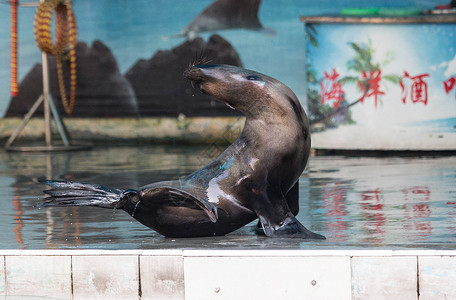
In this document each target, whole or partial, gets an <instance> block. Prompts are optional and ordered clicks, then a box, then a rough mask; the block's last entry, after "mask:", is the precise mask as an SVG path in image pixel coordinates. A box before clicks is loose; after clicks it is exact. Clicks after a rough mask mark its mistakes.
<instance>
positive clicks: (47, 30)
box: [33, 0, 77, 115]
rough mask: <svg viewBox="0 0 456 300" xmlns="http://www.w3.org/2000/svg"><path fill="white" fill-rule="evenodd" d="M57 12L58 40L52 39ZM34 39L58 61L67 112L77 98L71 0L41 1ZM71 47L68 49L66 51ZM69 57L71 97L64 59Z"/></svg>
mask: <svg viewBox="0 0 456 300" xmlns="http://www.w3.org/2000/svg"><path fill="white" fill-rule="evenodd" d="M54 12H55V28H56V29H55V44H54V43H53V42H52V32H51V27H52V26H51V25H52V16H53V14H54ZM33 33H34V35H35V41H36V43H37V45H38V47H39V48H40V49H41V51H43V52H45V53H48V54H51V55H52V56H54V57H55V59H56V62H57V75H58V80H59V88H60V96H61V98H62V105H63V108H64V109H65V112H66V113H67V114H69V115H70V114H71V113H72V112H73V110H74V105H75V101H76V42H77V28H76V19H75V17H74V14H73V10H72V8H71V1H70V0H67V1H65V0H48V1H44V2H42V3H40V5H39V6H38V10H37V11H36V14H35V19H34V22H33ZM67 50H68V53H66V52H67ZM68 59H69V60H70V97H69V100H68V97H67V93H66V89H65V80H64V76H63V65H62V61H64V60H68Z"/></svg>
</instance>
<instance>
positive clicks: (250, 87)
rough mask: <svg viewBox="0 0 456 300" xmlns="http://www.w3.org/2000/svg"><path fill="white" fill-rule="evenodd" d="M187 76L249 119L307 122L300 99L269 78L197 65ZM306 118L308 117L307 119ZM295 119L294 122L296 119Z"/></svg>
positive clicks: (253, 73) (218, 66) (237, 68)
mask: <svg viewBox="0 0 456 300" xmlns="http://www.w3.org/2000/svg"><path fill="white" fill-rule="evenodd" d="M184 76H185V77H186V78H187V79H189V80H191V81H192V82H193V83H194V84H196V85H197V87H198V88H199V89H200V90H201V91H202V92H203V93H205V94H208V95H210V96H212V97H214V98H215V99H217V100H219V101H221V102H223V103H225V104H226V105H227V106H229V107H231V108H235V109H237V110H239V111H240V112H242V113H243V114H244V115H245V116H246V117H247V118H249V117H253V118H261V119H274V118H275V119H277V117H278V116H280V117H281V119H283V118H286V117H287V115H290V116H296V118H298V119H301V120H302V118H306V117H305V114H304V110H303V109H302V107H301V105H300V104H299V100H298V98H297V97H296V95H295V94H294V93H293V92H292V91H291V90H290V89H289V88H288V87H287V86H286V85H284V84H283V83H281V82H280V81H278V80H276V79H274V78H272V77H269V76H267V75H264V74H261V73H258V72H255V71H251V70H247V69H243V68H240V67H235V66H229V65H209V64H208V65H193V66H191V67H189V68H188V69H187V70H186V71H185V72H184ZM303 115H304V116H303ZM292 119H294V118H292Z"/></svg>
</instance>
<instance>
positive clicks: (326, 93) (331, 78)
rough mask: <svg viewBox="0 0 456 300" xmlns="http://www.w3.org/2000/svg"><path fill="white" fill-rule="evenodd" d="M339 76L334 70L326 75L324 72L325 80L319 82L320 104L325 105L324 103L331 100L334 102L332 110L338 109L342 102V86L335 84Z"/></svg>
mask: <svg viewBox="0 0 456 300" xmlns="http://www.w3.org/2000/svg"><path fill="white" fill-rule="evenodd" d="M337 78H339V74H338V73H337V72H336V69H333V70H332V74H328V73H327V72H326V71H325V78H324V79H323V80H322V81H321V82H320V89H321V104H323V105H325V102H326V101H329V100H331V99H333V100H335V102H334V103H333V106H334V108H338V107H339V104H340V102H342V101H343V100H344V98H343V96H342V95H343V94H345V92H344V90H343V89H342V86H341V84H340V83H339V82H337Z"/></svg>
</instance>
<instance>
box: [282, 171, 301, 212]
mask: <svg viewBox="0 0 456 300" xmlns="http://www.w3.org/2000/svg"><path fill="white" fill-rule="evenodd" d="M285 199H286V200H287V204H288V208H289V209H290V210H291V213H292V214H293V215H294V216H296V215H298V212H299V180H298V181H296V183H295V184H294V185H293V187H292V188H291V189H290V190H289V191H288V193H287V194H286V195H285Z"/></svg>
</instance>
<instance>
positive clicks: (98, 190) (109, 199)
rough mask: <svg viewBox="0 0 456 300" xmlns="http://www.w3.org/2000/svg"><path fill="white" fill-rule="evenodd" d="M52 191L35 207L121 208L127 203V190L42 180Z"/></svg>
mask: <svg viewBox="0 0 456 300" xmlns="http://www.w3.org/2000/svg"><path fill="white" fill-rule="evenodd" d="M39 182H40V183H43V184H46V185H48V186H50V187H51V189H47V190H44V191H43V192H44V193H45V194H47V195H48V196H47V197H44V198H43V202H41V203H38V204H37V205H35V207H37V208H41V207H50V206H98V207H103V208H121V207H122V206H123V205H124V203H125V201H126V197H125V192H127V191H125V190H121V189H115V188H110V187H105V186H101V185H97V184H91V183H80V182H71V181H60V180H40V181H39Z"/></svg>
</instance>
